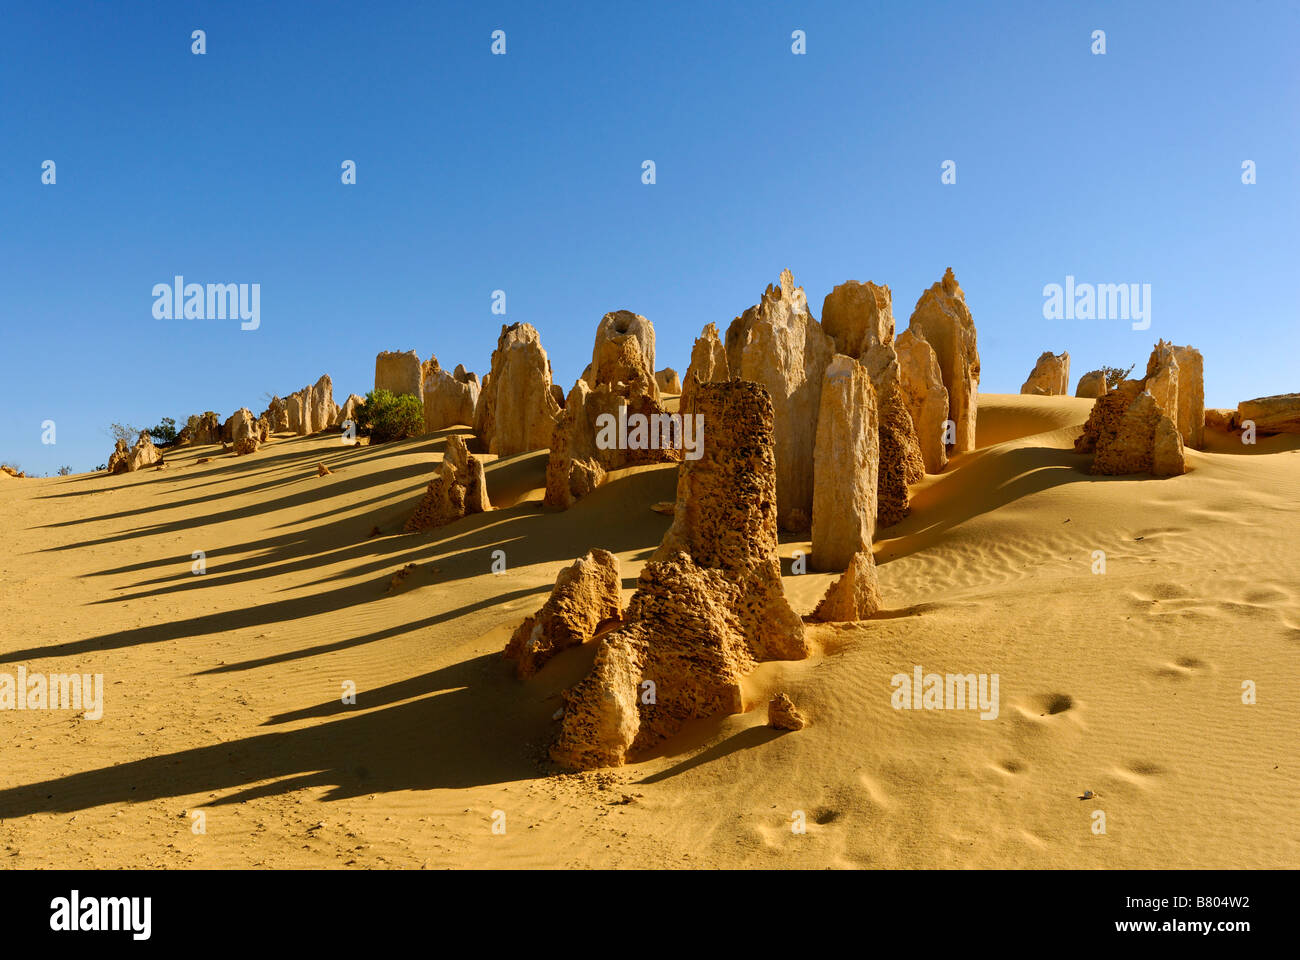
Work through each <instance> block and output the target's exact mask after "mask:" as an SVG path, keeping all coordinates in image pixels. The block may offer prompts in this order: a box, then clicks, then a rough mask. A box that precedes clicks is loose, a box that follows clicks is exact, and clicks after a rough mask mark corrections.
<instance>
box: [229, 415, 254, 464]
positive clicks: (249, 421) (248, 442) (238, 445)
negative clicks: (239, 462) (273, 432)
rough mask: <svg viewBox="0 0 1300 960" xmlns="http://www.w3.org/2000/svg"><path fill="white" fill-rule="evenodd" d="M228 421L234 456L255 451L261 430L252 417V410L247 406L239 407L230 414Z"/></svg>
mask: <svg viewBox="0 0 1300 960" xmlns="http://www.w3.org/2000/svg"><path fill="white" fill-rule="evenodd" d="M230 422H231V424H232V428H231V443H233V444H234V445H235V456H243V455H245V454H248V453H256V452H257V445H258V443H259V442H260V434H261V430H260V427H259V425H258V421H257V420H254V419H253V412H252V411H251V410H249V409H248V408H247V407H240V408H239V409H238V410H236V411H235V412H234V414H233V415H232V416H231V418H230Z"/></svg>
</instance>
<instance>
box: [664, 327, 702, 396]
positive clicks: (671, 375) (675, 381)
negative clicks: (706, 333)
mask: <svg viewBox="0 0 1300 960" xmlns="http://www.w3.org/2000/svg"><path fill="white" fill-rule="evenodd" d="M715 329H716V328H715ZM714 335H715V336H716V333H715V334H714ZM655 383H656V384H658V386H659V392H660V393H661V394H663V393H668V394H672V395H673V396H679V395H680V394H681V392H682V378H681V377H679V376H678V375H677V371H676V370H674V369H673V368H672V367H664V368H663V369H662V370H659V371H657V372H656V373H655Z"/></svg>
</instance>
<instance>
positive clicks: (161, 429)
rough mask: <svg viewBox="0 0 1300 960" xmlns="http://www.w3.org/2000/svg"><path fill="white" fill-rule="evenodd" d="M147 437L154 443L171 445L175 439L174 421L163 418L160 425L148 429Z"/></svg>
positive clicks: (169, 418)
mask: <svg viewBox="0 0 1300 960" xmlns="http://www.w3.org/2000/svg"><path fill="white" fill-rule="evenodd" d="M149 436H151V437H152V438H153V442H154V443H157V444H160V445H161V444H168V443H172V442H173V441H174V440H175V439H176V421H175V420H173V419H172V418H171V417H163V418H162V423H160V424H158V426H156V427H150V428H149Z"/></svg>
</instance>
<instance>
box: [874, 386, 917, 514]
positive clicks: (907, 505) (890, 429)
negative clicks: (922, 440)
mask: <svg viewBox="0 0 1300 960" xmlns="http://www.w3.org/2000/svg"><path fill="white" fill-rule="evenodd" d="M876 415H877V418H878V422H879V428H880V429H879V436H880V441H879V443H880V467H879V475H878V479H877V484H876V526H877V527H889V526H893V525H894V524H896V523H898V522H899V521H900V520H902V519H903V518H904V517H906V516H907V515H908V514H909V513H910V512H911V509H912V497H911V493H910V492H909V490H908V484H912V483H917V482H919V481H920V480H921V479H922V478H923V477H924V476H925V460H924V459H923V458H922V456H921V448H920V446H919V444H918V442H917V439H916V429H915V427H914V426H913V425H912V415H911V413H909V412H908V409H907V400H906V398H905V397H904V396H903V388H902V386H901V385H900V384H899V383H897V382H895V383H892V384H890V385H889V386H888V387H886V388H885V389H884V390H883V391H880V392H878V393H877V395H876Z"/></svg>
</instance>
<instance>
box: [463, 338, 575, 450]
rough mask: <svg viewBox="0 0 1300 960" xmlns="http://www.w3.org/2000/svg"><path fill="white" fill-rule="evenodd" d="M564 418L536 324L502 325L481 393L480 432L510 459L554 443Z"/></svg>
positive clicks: (477, 419) (488, 444) (477, 421)
mask: <svg viewBox="0 0 1300 960" xmlns="http://www.w3.org/2000/svg"><path fill="white" fill-rule="evenodd" d="M559 417H560V405H559V403H557V402H556V400H555V397H554V395H553V394H552V393H551V362H550V360H549V359H547V356H546V351H545V350H544V349H542V338H541V336H540V335H539V334H538V332H537V330H536V329H535V328H534V327H533V326H532V324H528V323H516V324H512V325H511V326H508V327H507V326H502V327H501V335H500V337H499V338H498V339H497V348H496V350H494V351H492V369H491V371H490V372H489V373H488V375H487V376H486V377H484V379H483V388H482V390H480V391H479V398H478V404H477V406H476V408H475V411H474V427H475V433H477V434H478V436H479V439H480V440H481V441H482V442H483V444H484V445H485V446H486V448H487V450H488V452H489V453H495V454H497V455H498V456H502V457H508V456H511V455H512V454H516V453H525V452H527V451H529V450H544V449H546V448H547V447H548V446H550V443H551V434H552V432H553V431H554V430H555V423H556V421H557V420H558V419H559Z"/></svg>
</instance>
